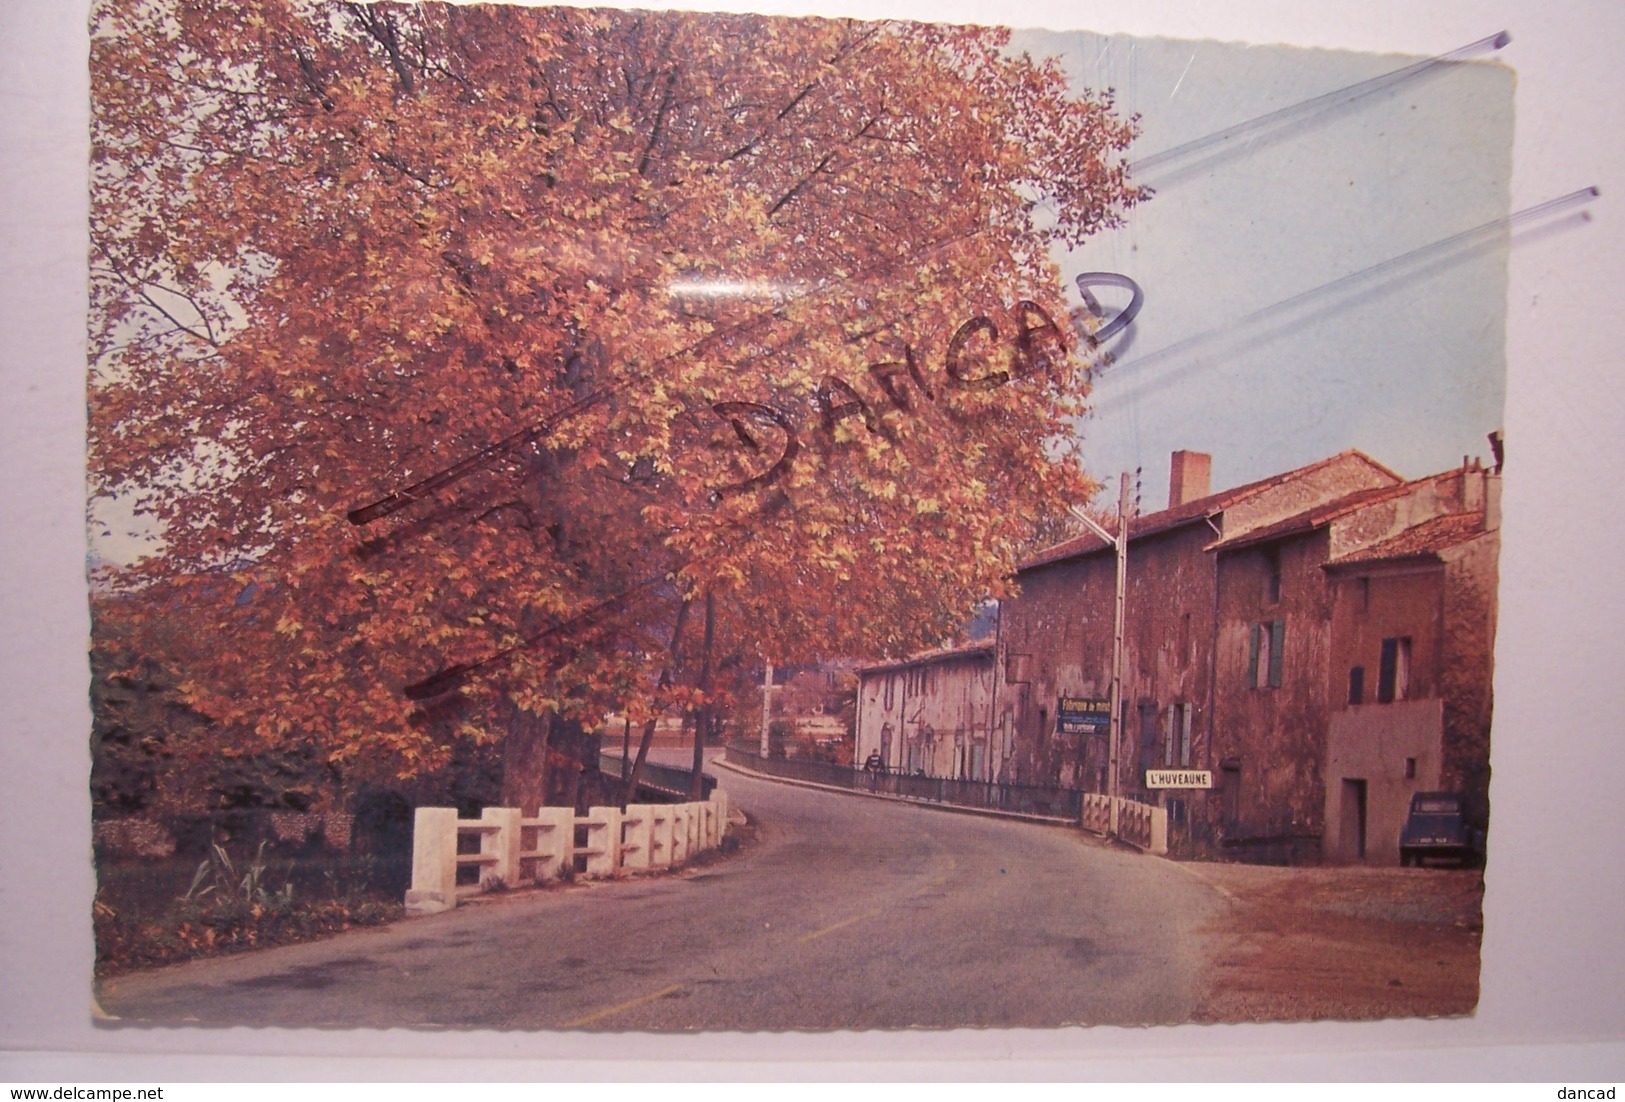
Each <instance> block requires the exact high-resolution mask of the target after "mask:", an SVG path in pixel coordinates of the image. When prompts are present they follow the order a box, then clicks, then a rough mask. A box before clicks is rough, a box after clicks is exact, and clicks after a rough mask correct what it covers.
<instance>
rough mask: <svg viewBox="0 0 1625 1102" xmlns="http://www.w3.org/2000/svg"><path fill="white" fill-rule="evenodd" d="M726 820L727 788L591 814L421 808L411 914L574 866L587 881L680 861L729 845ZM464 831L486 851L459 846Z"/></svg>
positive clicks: (408, 907)
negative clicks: (471, 813) (693, 799)
mask: <svg viewBox="0 0 1625 1102" xmlns="http://www.w3.org/2000/svg"><path fill="white" fill-rule="evenodd" d="M727 828H728V795H727V793H726V792H724V791H723V790H722V789H720V788H718V789H716V790H715V791H713V792H712V793H711V798H710V799H709V800H705V801H703V802H700V803H682V804H630V805H628V807H627V809H626V810H625V811H624V812H623V811H622V810H621V809H620V808H618V807H595V808H592V809H591V810H589V811H588V812H587V814H585V815H576V814H575V813H574V811H572V810H571V809H570V808H568V807H544V808H542V809H541V810H540V811H539V812H537V814H536V816H535V817H534V818H528V817H526V816H523V815H521V814H520V812H519V810H518V809H517V808H512V807H488V808H486V809H485V810H484V811H483V812H482V813H481V815H480V817H479V818H478V819H459V818H458V817H457V809H456V808H454V807H420V808H418V809H417V814H416V817H415V819H414V821H413V824H412V886H411V887H410V888H408V889H407V892H406V913H407V914H408V915H429V914H438V913H439V912H441V911H448V910H450V909H451V908H453V907H455V906H457V902H458V900H459V899H460V898H463V897H466V896H470V895H477V894H479V893H481V892H487V891H492V890H494V889H496V888H500V887H509V888H516V887H524V886H527V885H531V884H539V883H543V882H545V881H548V880H557V879H558V878H559V877H560V876H562V875H563V874H564V870H565V869H566V867H568V868H570V869H571V870H573V871H574V874H575V875H576V876H581V877H585V878H587V879H597V878H602V877H615V876H624V875H627V874H628V873H636V872H649V871H652V870H657V869H668V868H674V867H677V866H680V865H682V864H684V863H685V862H686V861H687V860H688V859H689V858H690V857H691V856H693V855H694V854H697V853H700V852H702V851H704V850H709V849H716V848H717V847H719V846H721V845H722V836H723V833H724V832H725V831H726V830H727ZM464 837H474V838H478V839H479V852H477V853H462V852H459V850H460V849H461V848H462V847H460V846H459V844H458V840H459V839H460V838H464ZM460 868H474V869H477V870H478V879H477V880H476V882H474V883H469V884H458V883H457V870H458V869H460Z"/></svg>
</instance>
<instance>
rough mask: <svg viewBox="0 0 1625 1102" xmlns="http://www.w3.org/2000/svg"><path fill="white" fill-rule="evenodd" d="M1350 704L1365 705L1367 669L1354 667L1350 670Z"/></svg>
mask: <svg viewBox="0 0 1625 1102" xmlns="http://www.w3.org/2000/svg"><path fill="white" fill-rule="evenodd" d="M1349 703H1350V704H1364V703H1365V667H1364V666H1354V667H1353V668H1351V669H1350V670H1349Z"/></svg>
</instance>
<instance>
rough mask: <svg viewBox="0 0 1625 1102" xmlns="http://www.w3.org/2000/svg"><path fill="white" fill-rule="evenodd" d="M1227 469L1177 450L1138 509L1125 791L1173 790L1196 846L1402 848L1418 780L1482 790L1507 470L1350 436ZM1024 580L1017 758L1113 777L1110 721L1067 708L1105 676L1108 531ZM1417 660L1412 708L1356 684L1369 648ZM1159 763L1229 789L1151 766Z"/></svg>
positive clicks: (1331, 852) (1070, 777) (1010, 611)
mask: <svg viewBox="0 0 1625 1102" xmlns="http://www.w3.org/2000/svg"><path fill="white" fill-rule="evenodd" d="M1209 469H1210V467H1209V462H1208V459H1207V457H1206V456H1202V455H1197V454H1194V453H1189V452H1181V453H1176V455H1175V457H1174V464H1173V475H1172V478H1171V480H1170V482H1171V485H1170V503H1169V507H1168V508H1166V509H1164V510H1162V511H1161V512H1157V513H1152V514H1150V515H1148V516H1143V517H1139V518H1136V519H1134V520H1133V521H1131V522H1130V528H1129V552H1128V574H1127V585H1126V599H1125V646H1124V654H1125V661H1124V669H1123V685H1122V704H1121V710H1120V720H1121V725H1122V742H1121V745H1120V747H1119V754H1118V778H1119V786H1118V791H1119V793H1120V794H1123V795H1127V796H1130V797H1133V798H1136V799H1140V800H1144V801H1146V802H1150V803H1157V804H1159V805H1161V806H1163V807H1165V808H1167V810H1168V812H1169V820H1170V828H1171V832H1172V836H1173V839H1172V840H1173V842H1174V844H1175V846H1176V848H1178V849H1183V850H1185V851H1186V852H1224V853H1229V854H1233V855H1237V856H1248V857H1254V858H1257V859H1263V860H1314V859H1320V858H1321V857H1323V856H1324V857H1327V858H1329V859H1336V860H1366V859H1369V860H1382V861H1387V860H1393V861H1397V860H1398V830H1399V826H1398V824H1399V822H1401V821H1402V820H1403V813H1404V812H1403V808H1402V807H1401V806H1400V805H1401V804H1403V803H1404V802H1406V801H1408V798H1409V794H1410V793H1411V792H1413V791H1418V790H1425V789H1427V788H1428V787H1430V786H1431V787H1441V786H1442V787H1452V788H1459V789H1466V790H1469V791H1470V793H1471V792H1476V793H1477V794H1476V795H1472V796H1471V798H1472V799H1474V800H1476V801H1477V802H1478V804H1479V805H1480V806H1481V805H1482V787H1483V785H1482V780H1483V778H1484V777H1485V776H1486V775H1487V754H1488V750H1487V747H1488V742H1487V729H1488V685H1489V667H1488V658H1489V651H1490V641H1491V640H1492V639H1493V622H1494V558H1495V537H1494V536H1493V532H1494V530H1495V527H1496V524H1497V521H1496V519H1495V513H1496V509H1495V505H1494V498H1495V496H1496V491H1497V488H1498V482H1499V480H1498V476H1495V475H1492V474H1491V473H1489V472H1486V471H1483V470H1481V469H1479V468H1477V467H1476V465H1475V466H1468V465H1466V464H1464V465H1463V468H1462V469H1461V470H1459V471H1452V472H1446V473H1445V474H1443V475H1439V476H1435V477H1432V478H1426V479H1420V480H1417V481H1414V482H1406V481H1405V480H1403V479H1402V478H1400V476H1399V475H1397V474H1395V473H1394V472H1392V471H1390V470H1388V469H1387V468H1385V467H1383V466H1381V465H1380V464H1378V463H1376V462H1374V461H1373V460H1371V459H1370V458H1368V457H1366V456H1364V455H1362V454H1360V453H1358V452H1344V453H1342V454H1340V455H1337V456H1333V457H1331V458H1329V459H1326V460H1322V461H1321V462H1319V463H1315V464H1311V465H1309V466H1307V467H1302V468H1299V469H1297V470H1294V471H1289V472H1286V473H1284V474H1281V475H1276V476H1274V477H1272V478H1268V479H1263V480H1260V481H1258V482H1254V483H1249V484H1247V485H1245V486H1240V487H1236V488H1234V489H1231V490H1225V491H1221V492H1219V493H1209V492H1208V485H1207V472H1208V470H1209ZM1475 518H1476V519H1475ZM1486 571H1487V572H1488V573H1487V576H1486ZM1423 579H1427V580H1423ZM1017 580H1018V581H1019V583H1020V594H1019V596H1018V597H1016V598H1014V599H1012V600H1010V601H1008V602H1006V603H1005V605H1004V607H1003V609H1002V611H1001V620H1000V631H999V640H998V658H999V661H998V663H997V669H998V672H999V674H1000V677H999V680H998V683H997V684H996V685H995V687H994V704H993V716H994V719H993V727H994V731H993V734H992V740H993V743H994V746H995V747H996V752H997V753H998V754H999V755H1000V757H1001V761H1002V763H1003V765H1002V769H1003V771H1004V772H1005V773H1006V774H1008V775H1009V776H1010V778H1011V779H1013V780H1017V781H1021V782H1024V783H1036V784H1060V785H1064V786H1068V787H1078V788H1082V789H1084V790H1086V791H1097V792H1105V791H1108V790H1109V786H1108V783H1107V776H1106V774H1107V765H1108V745H1107V741H1108V740H1107V738H1106V736H1105V734H1104V733H1093V734H1087V733H1086V734H1073V733H1068V731H1067V730H1065V728H1066V727H1067V726H1075V725H1066V724H1058V723H1057V710H1058V709H1059V707H1060V702H1061V699H1062V698H1063V697H1067V698H1076V697H1081V698H1093V699H1100V698H1104V697H1106V696H1107V695H1108V693H1109V688H1110V676H1111V658H1112V635H1113V595H1114V590H1115V560H1114V554H1113V550H1112V547H1111V545H1110V544H1108V543H1106V542H1105V541H1103V540H1100V539H1098V538H1097V537H1094V536H1084V537H1080V538H1078V539H1074V540H1069V541H1067V542H1065V543H1063V544H1060V545H1058V546H1056V547H1053V548H1050V549H1049V550H1048V551H1046V552H1044V553H1043V554H1041V555H1039V556H1037V557H1035V558H1034V559H1032V560H1030V561H1028V562H1026V563H1023V564H1022V566H1021V568H1020V570H1019V572H1018V575H1017ZM1351 594H1355V595H1360V596H1361V597H1362V599H1366V600H1368V601H1374V602H1376V603H1375V604H1374V605H1371V604H1368V605H1367V606H1366V607H1367V608H1368V609H1369V608H1376V609H1379V610H1382V614H1381V616H1379V617H1377V620H1380V623H1378V622H1375V621H1373V619H1372V614H1371V613H1370V612H1367V613H1365V614H1364V616H1365V618H1364V619H1361V618H1360V616H1358V615H1356V613H1355V611H1354V609H1355V607H1356V603H1357V602H1356V597H1355V596H1351ZM1374 631H1379V632H1385V633H1387V634H1380V635H1373V634H1372V632H1374ZM1373 648H1375V654H1374V655H1373V654H1368V653H1367V652H1368V651H1372V649H1373ZM1400 663H1409V665H1408V666H1407V667H1406V669H1407V671H1408V676H1409V680H1408V681H1407V682H1406V688H1405V693H1406V695H1405V696H1404V699H1403V701H1401V706H1400V707H1398V708H1395V707H1394V706H1393V704H1394V701H1392V700H1385V701H1384V702H1383V704H1382V705H1381V706H1380V707H1379V706H1378V705H1376V704H1375V703H1374V702H1373V701H1371V700H1368V699H1367V697H1365V696H1363V695H1362V696H1360V697H1359V698H1358V702H1357V703H1350V701H1351V700H1354V699H1356V698H1355V697H1354V696H1353V695H1352V692H1351V679H1354V680H1359V679H1362V678H1365V677H1366V676H1367V675H1366V673H1365V672H1363V671H1365V670H1366V669H1369V670H1370V671H1371V674H1370V678H1371V682H1372V684H1371V688H1370V690H1369V691H1370V693H1372V694H1379V690H1381V691H1382V693H1386V694H1388V695H1390V696H1391V694H1392V692H1393V689H1392V684H1391V683H1392V682H1393V679H1394V678H1395V677H1398V676H1399V675H1398V674H1397V673H1396V672H1395V671H1396V670H1397V669H1398V668H1399V664H1400ZM1424 666H1426V668H1427V672H1426V673H1424V672H1423V667H1424ZM1356 668H1358V669H1359V670H1361V671H1362V672H1359V673H1355V672H1353V671H1354V670H1355V669H1356ZM1379 682H1380V684H1379ZM1362 691H1363V682H1362ZM1447 715H1448V716H1450V717H1452V718H1450V719H1449V720H1448V721H1447V720H1446V718H1445V717H1446V716H1447ZM1429 716H1435V717H1437V718H1438V722H1437V723H1432V724H1431V725H1430V721H1429V720H1428V717H1429ZM1400 731H1403V732H1405V733H1404V734H1403V736H1402V735H1401V734H1399V733H1397V732H1400ZM1430 739H1431V742H1429V740H1430ZM1447 747H1448V748H1449V750H1448V752H1447V751H1446V748H1447ZM1164 768H1174V769H1187V770H1199V771H1205V772H1207V773H1208V774H1210V779H1211V787H1210V788H1206V789H1194V790H1189V789H1179V790H1167V789H1151V788H1148V787H1147V776H1146V774H1147V771H1148V770H1152V769H1164ZM1396 809H1397V810H1396ZM1329 822H1330V823H1332V824H1333V825H1332V826H1330V827H1328V823H1329ZM1390 841H1391V843H1392V844H1391V846H1390Z"/></svg>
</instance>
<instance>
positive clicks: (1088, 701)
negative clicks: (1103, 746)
mask: <svg viewBox="0 0 1625 1102" xmlns="http://www.w3.org/2000/svg"><path fill="white" fill-rule="evenodd" d="M1111 722H1112V702H1111V701H1110V700H1098V699H1096V698H1094V697H1085V696H1063V697H1061V698H1060V700H1059V702H1058V703H1057V704H1056V706H1055V729H1056V730H1057V731H1059V732H1060V733H1061V734H1063V735H1104V734H1105V733H1106V732H1107V729H1108V728H1110V726H1111Z"/></svg>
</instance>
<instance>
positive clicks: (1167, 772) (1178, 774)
mask: <svg viewBox="0 0 1625 1102" xmlns="http://www.w3.org/2000/svg"><path fill="white" fill-rule="evenodd" d="M1145 786H1146V787H1147V788H1212V787H1213V771H1212V770H1211V769H1147V770H1146V771H1145Z"/></svg>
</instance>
